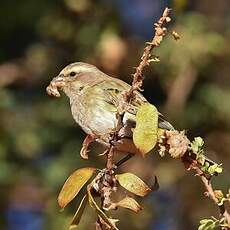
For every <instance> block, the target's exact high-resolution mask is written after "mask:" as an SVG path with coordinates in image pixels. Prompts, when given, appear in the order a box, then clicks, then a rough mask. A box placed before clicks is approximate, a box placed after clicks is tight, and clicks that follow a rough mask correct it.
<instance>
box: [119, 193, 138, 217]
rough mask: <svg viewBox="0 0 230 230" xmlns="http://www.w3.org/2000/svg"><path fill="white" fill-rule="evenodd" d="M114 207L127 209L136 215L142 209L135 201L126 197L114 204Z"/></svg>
mask: <svg viewBox="0 0 230 230" xmlns="http://www.w3.org/2000/svg"><path fill="white" fill-rule="evenodd" d="M116 207H122V208H127V209H130V210H132V211H134V212H136V213H137V212H139V211H140V210H141V209H142V207H141V206H140V205H139V204H138V203H137V201H136V200H134V199H133V198H132V197H128V196H127V197H125V198H124V199H122V200H121V201H119V202H118V203H116Z"/></svg>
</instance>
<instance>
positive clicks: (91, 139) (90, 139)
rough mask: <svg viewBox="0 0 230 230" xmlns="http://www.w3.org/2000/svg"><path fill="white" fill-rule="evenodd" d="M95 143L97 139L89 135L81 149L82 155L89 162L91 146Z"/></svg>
mask: <svg viewBox="0 0 230 230" xmlns="http://www.w3.org/2000/svg"><path fill="white" fill-rule="evenodd" d="M94 141H95V138H94V137H92V136H91V135H87V136H86V138H85V140H84V141H83V144H82V148H81V151H80V155H81V157H82V158H83V159H85V160H87V159H88V158H89V157H88V153H89V150H88V148H89V145H90V144H91V143H92V142H94Z"/></svg>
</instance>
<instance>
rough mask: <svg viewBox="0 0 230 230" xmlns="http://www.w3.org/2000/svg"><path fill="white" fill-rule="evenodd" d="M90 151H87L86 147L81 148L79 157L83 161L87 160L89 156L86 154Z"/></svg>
mask: <svg viewBox="0 0 230 230" xmlns="http://www.w3.org/2000/svg"><path fill="white" fill-rule="evenodd" d="M89 152H90V151H89V150H88V146H87V147H86V146H83V147H82V148H81V151H80V155H81V157H82V158H83V159H85V160H87V159H88V158H89V156H88V153H89Z"/></svg>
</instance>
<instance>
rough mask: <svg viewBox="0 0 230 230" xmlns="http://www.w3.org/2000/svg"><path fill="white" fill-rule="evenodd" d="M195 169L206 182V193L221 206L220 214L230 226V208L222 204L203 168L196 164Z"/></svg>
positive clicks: (204, 182)
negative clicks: (229, 210)
mask: <svg viewBox="0 0 230 230" xmlns="http://www.w3.org/2000/svg"><path fill="white" fill-rule="evenodd" d="M193 169H194V170H195V171H196V172H197V175H198V176H199V177H200V179H201V181H202V182H203V184H204V187H205V189H206V190H207V192H206V193H205V195H207V196H208V197H209V198H210V199H212V200H213V201H214V203H215V204H216V205H217V206H218V207H219V210H220V214H221V215H222V216H223V217H225V219H226V220H227V223H228V226H229V228H230V214H229V212H228V210H227V209H226V208H225V205H224V204H221V205H220V204H219V202H220V200H219V199H218V198H217V197H216V195H215V191H214V190H213V188H212V184H211V181H210V180H209V179H207V178H206V177H205V175H204V173H203V172H202V171H201V169H200V168H199V167H198V166H194V167H193Z"/></svg>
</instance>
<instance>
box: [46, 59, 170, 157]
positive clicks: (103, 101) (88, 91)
mask: <svg viewBox="0 0 230 230" xmlns="http://www.w3.org/2000/svg"><path fill="white" fill-rule="evenodd" d="M130 87H131V86H130V85H129V84H127V83H126V82H124V81H122V80H119V79H117V78H113V77H110V76H108V75H106V74H105V73H103V72H102V71H100V70H99V69H98V68H97V67H95V66H93V65H90V64H87V63H83V62H75V63H72V64H70V65H68V66H66V67H65V68H64V69H63V70H62V71H61V72H60V73H59V75H58V76H57V77H55V78H53V80H52V81H51V82H50V84H49V86H48V87H47V93H48V94H49V95H52V96H56V97H59V96H60V93H59V91H58V89H62V90H63V91H64V92H65V94H66V95H67V96H68V97H69V99H70V106H71V111H72V115H73V118H74V120H75V121H76V122H77V123H78V124H79V125H80V126H81V128H82V129H83V130H84V131H85V132H86V133H87V134H88V135H87V138H86V139H85V141H84V143H83V148H82V150H81V156H82V157H83V158H87V148H88V145H89V143H91V142H92V141H94V140H96V141H98V142H101V143H103V144H105V145H106V144H108V143H110V140H111V133H112V131H113V130H115V129H116V128H117V125H118V116H117V113H118V112H119V108H120V106H121V103H122V102H123V101H124V99H123V98H124V97H123V94H124V92H126V91H127V90H129V89H130ZM145 103H148V101H147V100H146V99H145V98H144V96H143V95H142V94H141V93H139V92H137V93H136V95H135V98H134V100H132V102H131V104H128V108H127V110H126V111H127V112H125V113H124V116H123V117H122V124H123V125H124V128H123V129H122V137H124V139H125V138H127V139H128V138H129V139H132V130H133V128H134V127H135V115H136V113H137V110H138V107H140V106H141V105H143V104H145ZM158 126H159V128H162V129H167V130H172V129H173V126H172V125H171V124H170V123H169V122H167V121H165V120H164V119H163V117H162V115H161V114H160V113H159V120H158ZM126 148H127V147H126ZM128 148H130V149H128V150H127V151H129V152H132V150H131V147H130V146H129V147H128ZM121 150H122V148H121Z"/></svg>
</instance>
